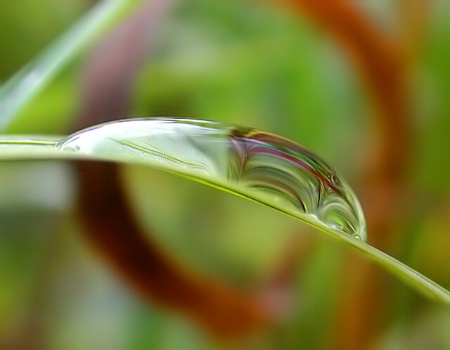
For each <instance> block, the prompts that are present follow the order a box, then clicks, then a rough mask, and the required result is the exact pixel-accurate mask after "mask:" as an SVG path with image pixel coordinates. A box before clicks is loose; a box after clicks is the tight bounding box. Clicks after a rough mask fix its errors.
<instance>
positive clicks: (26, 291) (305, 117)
mask: <svg viewBox="0 0 450 350" xmlns="http://www.w3.org/2000/svg"><path fill="white" fill-rule="evenodd" d="M94 3H95V2H94V1H88V0H85V1H80V0H78V1H75V0H66V1H64V2H60V1H56V0H43V1H40V2H36V1H31V0H22V1H20V2H18V1H16V2H8V1H5V0H0V47H1V53H0V82H1V83H2V84H3V83H5V82H6V81H7V79H8V78H10V77H11V76H12V75H13V74H14V73H16V72H17V71H18V70H19V69H20V68H22V67H23V66H24V65H25V64H27V63H28V62H30V61H31V60H32V59H33V58H34V57H36V55H37V54H38V53H40V52H41V51H43V49H44V48H45V47H46V46H48V45H49V44H50V43H51V42H53V41H54V40H55V39H56V38H57V37H58V36H60V35H61V33H62V32H63V31H65V30H67V29H68V28H69V27H70V26H71V25H72V24H74V23H76V21H77V20H79V19H80V18H81V16H83V14H84V13H86V12H87V11H89V9H90V8H91V7H92V6H94ZM135 3H136V5H133V6H132V9H133V8H137V6H138V5H139V4H140V3H144V1H141V2H139V1H136V2H135ZM402 3H403V2H402V1H400V0H399V1H393V2H389V1H368V0H366V1H361V2H360V4H358V5H357V6H360V7H361V9H362V11H364V13H365V14H366V15H367V16H368V17H369V18H370V19H371V20H372V21H373V22H374V23H375V25H376V26H377V27H379V28H380V30H381V31H385V32H394V31H395V28H396V27H397V26H398V23H401V20H400V19H401V18H402V16H401V15H402V11H403V10H404V8H405V6H404V4H403V6H402ZM355 6H356V5H355ZM422 15H423V16H424V18H423V19H422V22H421V23H423V31H422V34H421V35H420V37H419V36H418V37H417V38H414V43H415V44H416V45H417V48H416V53H415V54H414V58H413V60H412V61H413V62H412V69H411V73H410V80H409V81H410V83H409V88H408V91H409V93H410V94H411V99H410V105H409V108H410V110H411V113H410V118H409V122H410V125H411V128H412V129H413V130H414V133H413V138H412V139H413V143H412V145H411V150H410V153H409V154H410V158H411V159H410V163H409V165H408V166H409V167H408V169H407V176H405V179H404V181H405V182H407V183H408V187H409V193H408V198H410V201H411V202H410V203H408V204H409V206H410V207H411V208H410V207H409V206H408V207H407V208H396V209H395V210H398V217H400V218H401V220H398V221H399V222H395V223H394V224H393V225H392V227H390V230H392V233H391V232H387V233H384V234H385V235H387V236H388V237H392V238H391V239H388V240H387V241H388V243H386V244H385V245H384V246H383V249H384V250H386V251H387V252H388V253H391V254H393V255H394V256H396V257H397V258H399V259H400V260H402V261H403V262H405V263H407V264H409V265H411V266H413V267H414V268H416V269H418V270H419V271H421V272H423V273H424V274H426V275H427V276H429V277H431V278H432V279H434V280H436V281H437V282H438V283H440V284H442V285H444V286H446V287H447V288H449V287H450V219H449V212H450V186H449V185H448V184H447V181H448V179H449V178H450V165H449V162H448V159H449V151H450V138H449V137H448V134H449V132H450V119H449V115H450V99H449V96H450V61H449V57H450V21H449V18H450V17H449V16H450V6H449V4H448V3H447V2H445V1H444V0H441V1H434V2H433V3H432V4H429V5H427V12H426V13H423V14H422ZM161 16H162V18H158V22H159V24H158V26H154V27H151V26H150V28H151V29H152V30H153V31H154V32H153V34H152V37H151V44H150V45H149V46H148V49H147V53H146V55H145V60H144V63H142V65H140V66H139V70H138V73H137V77H136V79H135V80H134V81H133V82H132V84H131V87H132V94H131V103H130V105H129V107H128V108H127V110H126V111H124V113H123V115H122V117H133V116H161V115H164V116H180V117H189V118H204V119H211V120H217V121H224V122H228V123H234V124H241V125H249V126H254V127H257V128H260V129H263V130H266V131H270V132H273V133H276V134H279V135H283V136H285V137H287V138H290V139H293V140H295V141H297V142H299V143H301V144H303V145H305V146H307V147H308V148H310V149H312V150H314V151H315V152H317V153H318V154H320V155H321V156H323V158H324V159H326V160H328V161H329V162H330V163H331V164H332V165H333V166H334V167H336V169H338V170H339V171H340V172H341V173H342V174H343V175H344V177H345V178H346V179H347V180H348V181H349V182H350V183H351V184H355V190H356V192H357V194H358V193H361V192H363V190H364V183H363V182H362V181H361V180H360V178H361V174H362V173H363V172H364V168H365V166H366V165H367V163H368V162H369V163H370V157H371V156H372V150H371V149H370V143H369V142H368V141H367V140H368V139H370V137H371V136H373V130H372V129H373V128H374V124H376V123H374V121H373V114H374V113H375V112H374V108H373V106H372V102H371V98H370V94H369V93H368V92H367V89H366V87H365V85H364V83H363V79H362V78H361V76H360V74H359V71H358V70H357V69H356V68H355V66H354V63H353V61H352V60H351V59H350V58H349V55H348V53H347V52H346V51H345V50H344V49H343V48H342V46H341V45H339V43H338V42H336V40H334V38H333V37H332V36H330V35H328V34H327V33H326V31H323V30H320V29H319V28H317V26H315V25H313V24H312V23H311V21H309V20H308V19H307V18H306V17H302V16H298V15H297V14H296V13H294V12H292V11H290V10H289V9H288V8H284V7H277V6H275V5H273V4H272V5H267V4H263V3H255V2H238V1H229V2H225V1H222V2H217V1H210V0H194V1H190V2H178V3H177V4H176V6H174V8H173V9H171V10H170V11H167V12H165V13H163V14H162V15H161ZM124 18H126V16H125V15H124V14H123V15H122V17H120V16H119V18H117V19H116V22H117V23H118V24H120V23H121V21H122V20H124ZM105 33H108V31H107V30H106V31H105ZM99 40H101V38H100V39H97V40H93V42H92V44H91V45H89V46H87V47H85V48H84V49H83V50H80V51H79V52H78V53H77V54H76V55H74V57H72V58H71V60H70V61H69V62H68V64H67V65H66V66H65V67H64V68H63V69H62V70H61V71H60V72H58V74H56V76H55V77H54V79H52V80H51V81H50V83H49V84H48V85H47V86H45V88H44V89H43V90H42V91H41V92H40V93H39V94H38V95H37V96H36V97H35V98H33V99H32V100H31V101H30V102H29V103H28V104H27V105H26V107H25V108H24V109H23V110H22V111H21V112H20V113H19V115H18V116H16V117H15V118H14V119H13V121H12V123H11V124H10V125H9V127H8V129H7V132H9V133H17V134H67V133H69V132H70V131H73V129H72V128H73V127H72V125H73V124H74V122H75V119H76V118H77V116H78V114H79V113H80V108H81V105H82V103H81V102H80V101H81V100H82V99H83V98H85V96H84V93H85V91H84V90H83V89H84V88H85V85H83V84H86V77H85V74H86V65H87V64H88V63H87V62H88V61H87V57H89V55H90V53H91V52H92V50H93V48H94V47H95V45H96V43H98V42H99ZM148 40H150V39H148ZM1 113H2V111H0V118H1V117H2V116H1ZM123 170H124V173H125V175H126V184H125V185H126V186H127V189H128V190H129V193H130V196H131V197H132V198H133V203H134V204H133V205H134V207H135V211H136V213H137V215H138V216H139V218H140V221H141V222H142V224H143V225H149V226H152V227H154V228H156V232H158V234H157V236H156V237H154V239H156V240H157V241H159V242H160V243H161V244H162V245H163V246H164V247H165V248H166V249H167V250H169V251H171V252H172V253H173V254H174V256H176V257H177V259H178V260H179V261H180V262H181V263H183V264H186V265H187V266H191V267H193V268H195V269H196V270H198V271H201V272H202V273H204V274H207V275H211V276H216V277H217V276H219V278H220V279H222V280H225V281H228V282H229V283H231V284H234V285H238V286H243V287H249V286H250V287H251V286H254V285H257V284H258V283H259V282H260V281H262V280H264V278H265V277H267V275H268V274H269V273H270V269H271V266H273V264H274V262H275V261H276V260H277V257H278V256H279V255H280V254H282V251H283V249H284V247H285V246H286V244H288V242H289V239H291V238H292V237H294V236H297V235H303V234H304V235H305V237H307V238H305V244H309V242H310V240H312V239H313V240H319V242H318V244H317V245H314V246H312V248H311V251H310V253H309V254H308V256H307V259H305V261H303V263H302V264H301V266H298V268H297V273H296V281H295V285H296V289H295V295H296V298H295V303H294V306H293V307H292V310H291V313H290V315H289V317H287V320H286V321H285V322H282V323H281V325H279V326H277V327H274V328H273V329H269V330H267V331H266V332H264V333H263V334H260V335H258V336H256V337H253V338H252V339H250V340H246V341H245V342H244V343H243V344H241V345H237V344H233V345H232V346H233V347H237V348H255V349H299V348H305V349H328V348H338V347H339V346H338V345H339V344H344V341H343V340H341V339H340V333H339V330H340V329H341V328H347V329H350V330H351V329H361V328H364V327H365V319H364V318H362V319H359V320H358V319H355V318H354V317H353V318H352V317H350V318H349V317H348V315H347V313H346V309H345V308H344V309H343V308H342V306H340V305H345V304H342V300H343V299H344V296H343V295H342V294H343V293H344V291H345V285H344V284H345V283H346V281H347V280H348V278H349V276H351V275H352V274H353V270H352V269H353V266H355V267H357V266H358V265H359V264H365V263H366V260H365V259H364V258H362V257H359V256H357V255H356V254H354V253H352V252H349V251H347V248H345V247H343V246H342V245H341V244H338V243H336V242H334V241H330V240H329V239H327V238H321V237H316V234H315V233H314V232H311V231H308V230H307V229H306V228H305V227H303V225H302V224H299V223H298V222H296V221H294V220H292V219H289V218H287V217H285V216H283V215H282V214H279V213H276V212H273V211H271V210H270V209H268V208H264V207H261V206H259V205H256V204H254V203H250V202H247V201H244V200H242V199H239V198H234V197H232V196H230V195H228V194H223V193H219V192H218V191H216V190H214V189H210V188H205V186H203V185H199V184H192V183H190V182H188V181H186V180H182V179H179V178H175V177H173V176H172V175H168V174H163V173H159V172H153V171H151V170H148V169H143V168H140V167H131V166H130V167H126V168H124V169H123ZM0 193H1V195H0V348H1V349H3V348H5V349H148V348H151V349H153V348H154V349H221V348H228V347H230V346H231V345H230V344H220V343H219V342H217V341H215V340H214V339H213V338H211V337H210V336H208V335H207V334H206V333H204V332H203V331H202V330H201V329H200V328H198V327H197V326H196V325H194V324H192V323H191V322H190V321H189V320H188V319H186V318H184V317H182V316H180V315H177V314H176V313H173V312H167V311H166V310H164V309H161V308H158V307H155V306H153V305H148V304H146V303H144V302H143V301H142V300H141V299H139V297H137V296H135V295H134V294H133V292H132V291H131V289H130V288H129V287H127V286H126V285H124V284H123V283H122V282H121V280H120V279H119V278H118V277H117V276H116V274H115V273H114V271H113V270H111V269H110V268H109V267H108V265H107V264H105V263H104V261H103V260H101V259H100V258H99V257H98V256H96V254H95V252H94V251H93V250H92V249H90V247H88V246H87V244H86V242H84V241H83V239H82V238H81V237H80V235H79V231H80V230H81V227H80V223H79V218H78V216H77V211H76V193H77V183H76V179H75V177H74V174H73V173H72V169H71V167H70V164H65V163H64V164H63V163H57V162H45V163H43V162H11V163H2V164H1V167H0ZM365 201H366V202H364V201H363V202H362V205H363V208H364V207H366V206H368V204H369V203H368V201H370V198H367V197H365ZM395 215H397V214H394V216H395ZM369 227H370V226H369ZM368 234H369V237H370V236H373V235H377V233H376V232H369V233H368ZM317 236H318V235H317ZM311 237H313V238H311ZM124 239H126V238H125V237H124ZM349 256H350V258H349ZM347 259H351V262H352V263H351V264H348V263H346V261H348V260H347ZM378 273H379V274H381V275H382V279H383V280H384V282H385V283H384V284H383V289H382V292H383V293H384V294H383V304H382V305H379V307H378V308H377V309H378V311H377V312H378V316H377V321H376V322H375V323H371V322H367V327H372V328H373V329H371V330H368V331H367V332H366V331H365V333H364V334H366V333H367V334H370V337H368V338H367V339H364V340H363V343H362V345H361V344H360V345H361V346H362V347H359V349H361V348H367V349H436V350H440V349H442V350H445V349H449V348H450V333H449V332H448V330H449V329H450V310H449V308H448V307H447V306H445V305H440V304H436V303H434V302H431V301H429V300H427V299H425V298H423V297H422V296H420V295H418V294H417V293H416V292H415V291H412V290H410V289H409V288H408V287H406V286H404V285H403V284H402V283H401V282H399V281H397V280H396V279H395V278H393V277H391V276H389V275H388V273H387V272H384V271H381V270H380V271H378ZM357 295H358V294H357ZM362 298H363V303H362V304H361V305H364V303H367V305H369V304H370V303H372V299H371V297H370V296H369V297H368V298H367V300H364V295H363V296H362ZM356 302H361V300H360V301H356ZM358 305H360V304H358ZM368 310H370V308H369V309H368ZM362 314H364V312H362ZM367 317H369V318H370V317H371V315H368V316H367ZM354 322H361V323H363V324H362V325H361V324H359V325H358V327H356V326H355V324H354ZM350 334H351V331H350ZM350 337H351V336H350ZM356 338H357V336H356ZM239 346H240V347H239ZM340 348H347V349H350V348H351V347H346V346H344V345H340Z"/></svg>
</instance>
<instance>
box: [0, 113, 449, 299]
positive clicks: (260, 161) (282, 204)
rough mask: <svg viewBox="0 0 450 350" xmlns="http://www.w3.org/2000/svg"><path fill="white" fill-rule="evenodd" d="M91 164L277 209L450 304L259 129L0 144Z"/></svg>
mask: <svg viewBox="0 0 450 350" xmlns="http://www.w3.org/2000/svg"><path fill="white" fill-rule="evenodd" d="M8 159H69V160H70V159H92V160H103V161H114V162H118V163H135V164H143V165H147V166H150V167H153V168H157V169H161V170H165V171H168V172H172V173H175V174H178V175H181V176H183V177H187V178H189V179H192V180H194V181H198V182H202V183H205V184H207V185H209V186H213V187H216V188H218V189H220V190H223V191H226V192H230V193H233V194H235V195H238V196H241V197H244V198H247V199H250V200H253V201H256V202H258V203H261V204H264V205H267V206H270V207H272V208H274V209H276V210H279V211H281V212H283V213H285V214H287V215H290V216H292V217H294V218H297V219H299V220H301V221H303V222H305V223H307V224H309V225H311V226H313V227H316V228H317V229H319V230H321V231H322V232H324V233H326V234H327V235H329V236H331V237H334V238H337V239H339V240H341V241H344V242H346V243H348V244H350V245H351V246H353V247H355V248H357V249H358V250H360V251H361V252H362V253H364V254H365V255H366V256H368V257H369V258H370V259H372V260H373V261H375V262H376V263H378V264H379V265H381V266H382V267H384V268H385V269H387V270H389V271H391V272H392V273H393V274H395V275H396V276H397V277H399V278H400V279H402V280H403V281H405V282H406V283H408V284H409V285H410V286H412V287H414V288H415V289H417V290H418V291H420V292H422V293H423V294H425V295H427V296H428V297H431V298H434V299H436V300H438V301H441V302H445V303H448V304H450V292H449V291H448V290H446V289H445V288H443V287H442V286H440V285H438V284H437V283H435V282H433V281H431V280H430V279H428V278H427V277H425V276H423V275H422V274H420V273H419V272H417V271H415V270H414V269H412V268H410V267H409V266H407V265H405V264H403V263H401V262H399V261H398V260H396V259H394V258H393V257H391V256H389V255H387V254H385V253H383V252H381V251H380V250H378V249H376V248H374V247H372V246H370V245H369V244H367V243H366V225H365V220H364V216H363V212H362V210H361V207H360V204H359V202H358V199H357V198H356V196H355V194H354V193H353V191H352V190H351V188H350V187H349V186H348V185H347V184H346V183H345V181H344V180H343V179H342V178H341V177H339V176H338V174H336V172H335V171H334V170H333V169H332V168H331V167H330V166H329V165H327V164H326V163H325V162H324V161H323V160H321V159H320V158H319V157H317V156H316V155H315V154H313V153H312V152H310V151H309V150H307V149H305V148H304V147H302V146H300V145H298V144H296V143H294V142H292V141H290V140H287V139H284V138H282V137H279V136H276V135H273V134H269V133H266V132H262V131H259V130H256V129H252V128H241V127H234V126H229V125H224V124H221V123H217V122H211V121H203V120H190V119H176V118H152V119H132V120H122V121H116V122H111V123H106V124H101V125H98V126H94V127H91V128H88V129H85V130H82V131H80V132H78V133H75V134H72V135H70V136H68V137H48V138H46V137H20V136H9V137H6V136H4V137H2V138H1V139H0V160H8Z"/></svg>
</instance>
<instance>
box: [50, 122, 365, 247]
mask: <svg viewBox="0 0 450 350" xmlns="http://www.w3.org/2000/svg"><path fill="white" fill-rule="evenodd" d="M57 147H58V148H59V150H61V151H70V152H74V153H77V154H82V155H89V156H90V157H94V158H99V159H106V160H107V159H110V160H117V158H118V157H119V158H120V160H122V161H129V162H132V163H142V164H146V165H149V166H153V167H156V168H160V169H163V170H166V171H170V172H174V173H178V174H181V175H183V176H187V177H190V178H192V179H193V180H197V181H200V182H204V183H207V184H209V185H212V186H215V187H219V188H221V189H224V190H226V191H229V192H233V193H235V194H239V195H241V196H244V197H247V198H250V199H254V200H256V201H259V202H261V203H264V204H266V205H269V206H272V207H274V208H276V209H279V210H281V209H280V208H282V210H283V211H284V212H286V213H289V214H290V215H292V216H295V217H297V218H299V219H301V220H303V221H305V222H308V223H309V224H311V225H314V226H316V227H318V228H321V229H323V230H325V231H327V232H329V231H332V232H335V233H337V234H338V236H339V235H340V234H348V235H351V236H353V237H355V238H357V239H362V240H365V239H366V231H365V221H364V217H363V214H362V210H361V208H360V205H359V203H358V200H357V199H356V196H355V195H354V193H353V192H352V190H351V189H350V187H349V186H348V185H347V184H346V183H345V182H344V181H343V180H342V178H340V177H339V176H338V175H337V174H336V172H335V171H334V170H333V169H332V168H331V167H330V166H329V165H327V164H326V163H325V162H324V161H323V160H321V159H320V158H319V157H317V156H316V155H315V154H313V153H312V152H310V151H309V150H307V149H305V148H304V147H302V146H300V145H298V144H296V143H294V142H292V141H290V140H287V139H284V138H281V137H279V136H276V135H273V134H269V133H265V132H262V131H259V130H255V129H248V128H247V129H245V128H239V127H233V126H227V125H224V124H221V123H217V122H210V121H200V120H190V119H174V118H154V119H132V120H124V121H117V122H112V123H107V124H102V125H99V126H95V127H92V128H89V129H86V130H83V131H81V132H78V133H76V134H74V135H71V136H69V137H68V138H66V139H64V140H62V141H60V142H59V143H58V144H57Z"/></svg>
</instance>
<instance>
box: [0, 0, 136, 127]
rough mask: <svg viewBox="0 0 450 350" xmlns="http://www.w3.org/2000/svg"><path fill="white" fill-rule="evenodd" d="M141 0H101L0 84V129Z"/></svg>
mask: <svg viewBox="0 0 450 350" xmlns="http://www.w3.org/2000/svg"><path fill="white" fill-rule="evenodd" d="M138 2H139V1H137V0H109V1H108V0H104V1H101V2H100V3H99V4H98V5H96V6H95V7H94V8H93V9H92V10H91V11H90V12H88V13H87V14H86V15H85V16H84V17H83V18H82V19H81V20H80V21H79V22H78V23H76V24H75V25H74V27H72V28H71V29H69V30H68V32H67V33H65V34H64V35H62V36H61V37H60V38H59V39H58V40H57V41H56V42H55V43H54V44H53V45H51V46H50V47H49V48H48V49H46V50H45V51H44V52H43V53H41V54H40V55H39V56H38V57H37V58H36V59H35V60H34V61H32V62H31V63H30V64H28V65H27V66H25V67H24V68H23V69H21V70H20V71H19V72H17V73H16V74H15V75H14V76H13V77H12V78H11V79H10V80H8V81H7V82H6V83H5V84H4V85H3V86H2V87H1V88H0V131H2V132H4V131H6V130H7V129H8V126H9V124H10V123H11V121H12V120H13V119H14V118H15V117H16V116H17V115H18V114H19V113H20V111H21V110H22V109H23V108H24V107H25V106H26V105H27V104H28V103H30V101H31V100H32V99H33V97H34V96H36V95H37V94H38V93H39V91H41V90H42V89H43V88H44V87H45V86H46V85H47V84H48V83H49V82H50V81H51V79H52V78H53V77H54V76H55V75H56V74H57V73H58V72H59V71H60V70H61V69H62V68H63V67H64V66H65V65H66V64H67V63H68V62H69V61H70V60H71V59H73V58H74V56H76V55H77V54H78V53H79V52H80V51H81V50H82V49H83V48H84V47H85V46H86V45H88V44H89V42H91V41H93V40H94V39H95V38H96V37H97V36H98V35H99V34H101V32H102V31H103V30H105V28H106V27H107V26H108V24H109V23H111V21H113V20H114V19H116V18H118V17H120V16H122V15H125V14H126V13H127V10H128V9H129V8H130V7H131V6H133V5H134V4H136V3H138Z"/></svg>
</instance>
